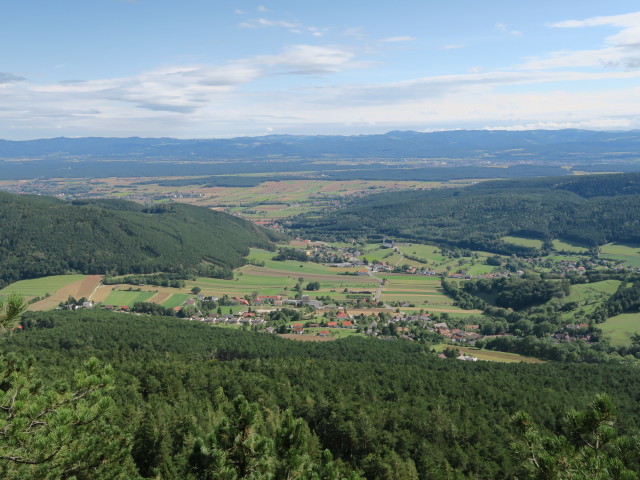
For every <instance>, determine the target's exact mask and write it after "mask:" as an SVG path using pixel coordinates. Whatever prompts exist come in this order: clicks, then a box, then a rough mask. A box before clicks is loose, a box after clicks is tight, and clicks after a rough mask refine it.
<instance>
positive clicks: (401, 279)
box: [375, 273, 440, 287]
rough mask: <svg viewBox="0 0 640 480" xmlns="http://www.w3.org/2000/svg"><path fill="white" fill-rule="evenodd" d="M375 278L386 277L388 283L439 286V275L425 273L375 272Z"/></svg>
mask: <svg viewBox="0 0 640 480" xmlns="http://www.w3.org/2000/svg"><path fill="white" fill-rule="evenodd" d="M375 277H376V278H381V279H386V280H387V282H386V283H387V284H389V285H416V284H419V285H437V286H438V287H439V286H440V277H430V276H426V275H410V274H406V275H398V274H393V273H376V274H375Z"/></svg>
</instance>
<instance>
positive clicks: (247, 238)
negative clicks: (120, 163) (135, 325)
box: [0, 192, 273, 284]
mask: <svg viewBox="0 0 640 480" xmlns="http://www.w3.org/2000/svg"><path fill="white" fill-rule="evenodd" d="M0 218H2V228H1V229H0V258H1V259H2V264H1V265H0V284H6V283H10V282H13V281H16V280H19V279H23V278H33V277H40V276H45V275H54V274H62V273H65V272H69V271H74V272H80V273H86V274H89V273H95V274H103V273H106V272H114V273H115V272H117V273H148V272H154V271H160V270H161V271H176V269H189V268H193V267H195V266H197V265H200V264H201V262H202V261H205V262H209V263H210V264H211V265H212V266H217V267H219V268H221V269H233V268H236V267H238V266H240V265H242V264H243V262H244V260H243V257H244V256H246V255H247V254H248V253H249V247H251V246H260V247H264V248H271V243H270V235H273V233H271V232H269V231H267V230H265V229H262V228H259V227H256V226H255V225H253V224H252V223H250V222H248V221H245V220H242V219H239V218H236V217H233V216H231V215H227V214H225V213H221V212H215V211H212V210H209V209H206V208H202V207H194V206H190V205H183V204H166V205H162V206H156V207H151V208H145V207H144V206H143V205H139V204H136V203H133V202H126V201H119V200H91V201H83V202H73V203H68V202H64V201H61V200H57V199H55V198H51V197H43V196H21V195H11V194H8V193H2V192H0Z"/></svg>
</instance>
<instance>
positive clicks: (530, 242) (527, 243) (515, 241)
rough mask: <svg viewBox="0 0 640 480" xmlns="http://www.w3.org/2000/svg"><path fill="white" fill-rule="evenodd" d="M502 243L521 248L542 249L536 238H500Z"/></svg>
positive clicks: (540, 241) (540, 242) (539, 241)
mask: <svg viewBox="0 0 640 480" xmlns="http://www.w3.org/2000/svg"><path fill="white" fill-rule="evenodd" d="M502 241H503V242H507V243H511V244H512V245H518V246H521V247H530V248H542V240H538V239H536V238H526V237H512V236H506V237H502Z"/></svg>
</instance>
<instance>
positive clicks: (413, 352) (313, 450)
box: [0, 311, 640, 480]
mask: <svg viewBox="0 0 640 480" xmlns="http://www.w3.org/2000/svg"><path fill="white" fill-rule="evenodd" d="M21 324H22V327H23V330H22V331H19V332H15V333H13V334H11V335H7V334H5V335H4V336H3V337H2V338H1V339H0V353H2V354H3V355H5V358H4V360H5V361H4V362H3V365H4V367H3V368H10V370H11V369H13V370H11V371H13V372H14V373H12V374H11V375H12V376H11V377H6V378H10V379H13V380H5V382H4V383H3V385H4V386H3V387H2V388H0V390H1V391H0V393H2V392H5V393H6V392H9V394H11V393H12V392H13V390H11V388H9V387H7V385H12V382H17V381H18V379H21V378H23V376H24V375H26V374H25V373H24V372H25V371H26V370H24V369H25V367H24V365H22V363H21V362H22V360H19V359H23V358H26V357H28V356H32V358H33V363H32V367H31V369H30V370H28V372H30V373H28V375H29V376H31V377H33V378H34V379H35V378H38V377H39V378H51V379H54V378H55V379H58V380H56V384H57V385H58V386H57V387H56V388H57V389H58V392H59V393H58V394H57V395H65V393H64V392H66V391H74V390H73V388H71V387H69V388H71V390H69V388H67V387H63V386H62V385H63V382H66V381H68V382H70V383H71V384H73V383H74V382H75V383H76V384H78V383H79V385H76V386H75V388H76V389H77V390H75V391H77V392H84V391H85V390H86V389H90V388H92V386H95V385H102V386H100V387H96V388H95V390H94V391H100V392H103V397H104V398H102V397H100V398H98V397H96V398H93V397H91V398H89V399H88V400H86V401H85V400H83V404H82V408H83V409H84V410H86V411H93V412H94V413H95V412H100V416H99V420H96V421H97V422H98V424H97V425H94V427H91V428H89V425H93V423H92V422H90V423H89V424H87V425H86V426H78V427H73V428H77V429H78V434H77V435H76V436H74V437H72V438H75V439H80V440H69V439H66V441H69V442H70V444H69V446H67V445H66V444H65V443H64V442H65V438H58V437H55V435H53V434H50V439H51V441H52V442H54V443H53V444H52V445H54V446H55V445H58V444H60V453H59V454H58V455H57V456H54V457H52V459H51V460H50V461H48V462H43V463H42V464H37V465H24V464H16V463H15V462H7V461H5V460H6V459H5V460H1V459H0V468H1V469H4V470H3V474H4V478H27V477H29V478H67V477H63V476H62V475H61V474H60V475H59V476H56V475H58V473H60V472H68V471H71V472H72V473H73V474H74V475H76V478H78V479H85V478H86V479H90V478H91V479H99V478H135V477H136V476H137V475H139V476H141V477H144V478H162V479H209V478H210V479H214V478H215V479H219V478H282V479H284V478H300V479H306V478H320V479H325V478H326V479H337V478H351V479H354V480H355V479H357V478H367V479H398V480H400V479H402V480H404V479H412V478H414V479H415V478H425V479H426V478H434V479H496V480H497V479H500V480H502V479H516V478H518V479H521V480H522V479H529V478H531V479H533V478H543V477H538V476H536V473H535V472H531V471H529V468H528V466H530V463H528V462H527V461H526V457H527V452H526V451H522V450H523V449H524V450H527V449H528V448H529V447H528V446H527V445H528V444H527V443H526V442H537V443H536V444H535V448H536V450H535V452H536V453H537V454H540V455H541V456H542V452H544V453H545V455H546V456H545V458H547V461H548V462H550V460H549V458H556V461H554V462H551V463H553V464H556V465H557V464H558V462H557V455H558V454H559V453H558V452H557V451H556V452H555V453H554V451H553V449H552V448H551V446H552V445H555V444H557V442H556V443H553V442H551V443H550V440H549V439H547V440H545V439H544V438H545V437H544V436H545V435H546V436H549V435H555V434H558V433H559V432H561V431H564V430H565V429H569V428H570V427H572V425H573V423H571V422H569V423H567V421H568V420H570V419H571V418H572V417H566V416H565V412H566V411H567V410H571V409H573V408H576V409H583V408H584V407H585V406H586V405H587V404H588V403H589V402H590V401H591V400H592V399H593V398H594V396H595V394H597V393H607V394H609V396H610V397H611V399H612V408H614V407H615V408H616V409H617V412H618V421H617V423H615V430H613V431H614V432H616V435H627V434H633V433H636V432H638V429H639V428H640V424H639V419H640V415H639V414H640V411H639V407H638V405H639V404H638V402H637V399H638V398H639V396H640V371H639V370H638V369H637V368H632V367H627V366H624V365H617V364H616V365H584V364H582V365H578V364H554V363H549V364H542V365H540V364H539V365H530V364H495V363H481V362H478V363H470V362H460V361H456V360H448V359H440V358H438V357H437V356H436V355H435V354H434V353H432V352H431V348H430V346H429V345H428V344H423V343H419V342H413V343H411V342H404V341H398V340H396V341H382V340H377V339H366V338H352V339H345V340H338V341H334V342H324V343H298V342H291V341H288V340H283V339H280V338H277V337H275V336H273V335H269V334H264V333H254V332H243V331H238V330H229V329H222V328H217V327H211V326H208V325H204V324H201V323H196V322H187V321H182V320H178V319H175V318H170V319H167V318H163V317H148V316H144V315H143V316H134V315H129V314H113V313H106V312H98V311H92V312H87V311H84V312H46V313H38V314H25V316H24V318H23V320H22V322H21ZM7 355H9V356H8V357H7ZM90 357H95V358H97V362H96V361H92V362H90V363H89V364H87V366H85V367H83V368H81V369H80V371H81V372H83V373H77V374H75V376H74V377H75V380H73V379H72V378H71V377H72V374H73V372H74V371H76V370H78V367H79V365H82V364H83V362H85V361H87V360H88V359H89V358H90ZM11 359H13V360H11ZM106 364H110V365H111V367H112V368H107V369H105V368H104V366H105V365H106ZM6 374H7V375H8V373H6ZM31 377H30V378H31ZM110 379H111V380H110ZM36 383H37V382H36ZM38 385H39V386H38V389H35V387H34V390H33V391H32V393H31V396H30V397H29V398H31V399H33V398H39V395H40V396H41V395H43V392H45V391H47V389H50V388H51V386H52V384H51V383H49V382H45V383H44V384H38ZM7 388H9V389H8V390H7ZM83 389H84V390H83ZM39 392H40V393H39ZM96 395H97V394H96ZM8 398H9V399H10V397H7V396H6V395H5V399H8ZM521 410H522V411H524V412H527V415H530V418H529V417H526V416H525V417H523V416H522V415H520V416H516V417H514V418H513V419H512V416H513V415H514V414H516V413H517V412H518V411H521ZM69 415H79V414H78V413H77V412H76V413H74V412H71V413H69ZM602 415H604V414H602ZM3 418H5V417H3ZM613 418H614V417H613V416H611V415H609V414H607V416H606V418H604V420H606V422H605V423H606V428H609V429H611V428H612V427H611V426H609V425H610V424H611V422H612V421H613ZM514 420H515V423H516V424H517V425H516V427H517V426H518V425H519V427H518V428H515V429H514V426H513V423H512V422H513V421H514ZM523 422H524V425H526V429H532V430H526V431H523V430H522V428H524V427H523ZM532 422H535V424H537V425H538V426H539V427H538V428H539V429H540V430H537V429H535V427H534V424H533V423H532ZM94 423H95V422H94ZM10 424H11V422H10ZM595 424H597V422H596V421H595V420H593V421H591V426H592V427H593V426H594V425H595ZM11 425H12V424H11ZM573 427H575V425H573ZM594 428H595V427H594ZM534 430H535V431H534ZM574 430H575V428H574ZM587 430H588V429H587ZM587 430H582V435H587V434H588V431H587ZM101 431H102V432H104V431H110V432H111V433H110V435H108V436H107V437H105V436H100V433H99V432H101ZM527 432H528V433H527ZM18 433H20V432H18ZM534 433H535V435H534ZM45 434H48V433H47V432H46V429H45V430H44V431H43V432H41V435H45ZM51 435H53V436H51ZM536 435H537V436H536ZM540 435H542V437H540ZM549 438H551V437H549ZM563 438H564V437H563ZM567 438H568V440H565V441H566V442H569V443H568V444H567V446H566V447H563V449H564V450H563V452H564V453H562V455H563V457H562V458H565V459H566V458H568V457H567V455H570V454H569V453H567V452H572V450H571V449H570V447H569V445H571V444H572V443H571V442H578V443H581V444H582V440H580V439H576V438H574V437H567ZM588 438H589V437H588V436H585V437H584V439H585V440H588ZM620 438H621V439H625V438H627V437H625V436H622V437H620ZM28 440H29V439H27V440H26V441H28ZM512 441H516V443H518V442H519V443H518V444H519V445H520V446H521V447H522V448H520V449H515V450H514V449H513V448H512V447H511V445H510V444H511V442H512ZM607 441H613V440H612V439H610V438H609V440H607ZM55 442H58V444H57V443H55ZM523 442H524V443H523ZM37 445H38V447H39V448H42V449H43V451H44V452H45V453H46V451H47V449H46V445H45V446H42V445H40V444H37ZM558 445H560V444H558ZM602 445H603V448H602V450H600V452H599V455H600V457H599V458H600V459H602V460H601V461H600V462H601V463H602V462H603V461H604V459H605V458H609V455H613V451H614V450H615V451H616V452H620V451H623V452H626V453H625V454H624V455H622V454H619V455H618V454H616V455H618V456H617V457H616V459H617V460H616V462H618V463H616V465H617V466H618V467H620V468H618V470H619V471H624V470H625V469H631V470H634V471H638V465H637V460H638V458H639V457H638V455H637V453H634V451H633V448H634V447H633V443H629V444H625V445H627V447H625V448H626V450H620V445H618V444H616V446H615V448H614V446H613V445H612V446H611V448H612V450H608V449H606V448H604V445H605V442H604V441H603V442H602ZM629 445H630V446H629ZM582 446H583V447H584V445H582ZM12 448H13V450H11V451H12V452H13V454H15V455H25V453H24V452H23V451H22V450H20V445H19V444H18V445H12ZM51 448H53V447H51ZM531 448H534V447H531ZM576 448H577V447H576ZM584 448H586V447H584ZM6 451H7V450H4V452H5V454H6ZM38 451H40V450H38ZM518 452H520V453H518ZM574 454H575V455H574ZM43 455H44V453H43ZM553 455H556V457H553ZM571 455H574V457H575V458H574V457H571V458H573V459H574V460H576V461H578V460H580V458H582V459H583V460H581V461H582V462H583V464H584V458H586V457H583V456H582V454H580V455H578V454H577V453H576V452H574V453H573V454H571ZM85 456H86V459H85V460H86V461H85V460H83V458H84V457H85ZM74 459H75V461H76V463H74V462H73V460H74ZM114 460H115V461H114ZM47 463H48V464H50V465H51V468H50V469H49V470H50V471H53V472H57V473H55V475H50V476H48V477H47V469H46V468H43V465H46V464H47ZM602 468H604V467H602ZM611 471H613V470H611V469H608V468H607V470H606V472H611ZM29 472H31V473H29ZM35 472H39V473H38V475H39V476H37V477H36V476H35V475H34V476H31V474H34V473H35ZM67 475H68V473H67ZM607 475H609V473H607ZM634 475H635V474H634ZM544 478H560V477H544ZM562 478H577V477H562ZM580 478H582V477H580ZM590 478H596V477H595V476H592V477H590ZM597 478H603V479H604V478H625V479H626V478H636V476H633V475H632V476H624V477H623V476H604V477H597Z"/></svg>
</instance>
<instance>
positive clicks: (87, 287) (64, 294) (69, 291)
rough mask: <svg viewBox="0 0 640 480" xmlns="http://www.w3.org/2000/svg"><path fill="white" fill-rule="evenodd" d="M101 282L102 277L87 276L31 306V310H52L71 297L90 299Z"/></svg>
mask: <svg viewBox="0 0 640 480" xmlns="http://www.w3.org/2000/svg"><path fill="white" fill-rule="evenodd" d="M101 282H102V275H87V276H86V277H84V278H82V279H80V280H77V281H75V282H73V283H70V284H68V285H65V286H64V287H62V288H60V289H59V290H57V291H56V292H54V293H51V296H50V297H48V298H45V299H44V300H41V301H39V302H36V303H33V304H31V305H30V306H29V310H34V311H40V310H51V309H52V308H55V307H57V306H58V304H59V303H60V302H64V301H65V300H67V299H68V298H69V296H72V297H74V298H76V299H80V298H82V297H85V298H89V297H91V295H92V294H93V292H94V291H95V290H96V289H97V288H98V286H99V285H100V283H101Z"/></svg>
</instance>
